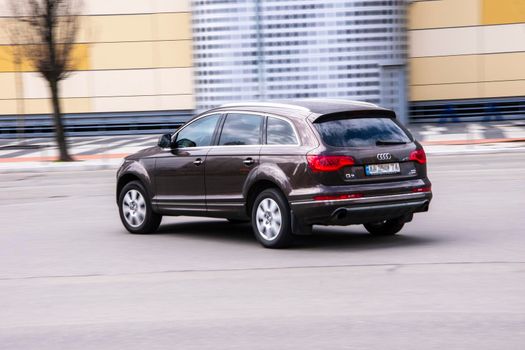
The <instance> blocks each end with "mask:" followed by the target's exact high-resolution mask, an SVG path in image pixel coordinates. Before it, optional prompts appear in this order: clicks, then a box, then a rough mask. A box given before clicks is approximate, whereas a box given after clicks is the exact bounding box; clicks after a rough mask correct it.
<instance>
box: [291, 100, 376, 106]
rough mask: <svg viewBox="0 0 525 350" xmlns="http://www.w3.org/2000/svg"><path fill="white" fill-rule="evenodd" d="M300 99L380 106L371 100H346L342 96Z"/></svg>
mask: <svg viewBox="0 0 525 350" xmlns="http://www.w3.org/2000/svg"><path fill="white" fill-rule="evenodd" d="M299 101H324V102H338V103H342V104H349V105H360V106H363V107H365V106H366V107H379V106H378V105H376V104H375V103H371V102H365V101H356V100H345V99H342V98H309V99H302V100H299Z"/></svg>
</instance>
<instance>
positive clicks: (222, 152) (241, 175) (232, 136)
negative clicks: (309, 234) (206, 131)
mask: <svg viewBox="0 0 525 350" xmlns="http://www.w3.org/2000/svg"><path fill="white" fill-rule="evenodd" d="M263 124H264V117H263V116H262V115H258V114H251V113H229V114H228V115H226V118H225V120H224V123H223V126H222V130H221V133H220V136H219V139H218V143H217V145H216V146H215V147H212V149H211V150H210V152H209V153H208V155H207V158H206V176H205V183H206V205H207V209H208V215H210V216H224V217H232V218H235V217H237V216H239V214H240V213H243V210H244V199H243V195H242V190H243V186H244V182H245V180H246V177H247V176H248V174H249V173H250V171H252V169H254V168H255V167H257V165H258V164H259V152H260V149H261V144H262V130H263Z"/></svg>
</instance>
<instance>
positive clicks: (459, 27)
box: [408, 0, 525, 122]
mask: <svg viewBox="0 0 525 350" xmlns="http://www.w3.org/2000/svg"><path fill="white" fill-rule="evenodd" d="M408 29H409V37H410V41H409V42H410V45H409V46H410V50H409V56H410V58H409V62H410V65H409V67H410V70H409V71H410V74H409V81H410V101H411V120H412V122H439V121H458V120H461V121H480V120H481V121H484V120H499V119H503V118H505V119H509V118H523V115H524V113H523V112H524V111H525V1H523V0H440V1H417V2H413V3H412V4H411V5H410V8H409V25H408Z"/></svg>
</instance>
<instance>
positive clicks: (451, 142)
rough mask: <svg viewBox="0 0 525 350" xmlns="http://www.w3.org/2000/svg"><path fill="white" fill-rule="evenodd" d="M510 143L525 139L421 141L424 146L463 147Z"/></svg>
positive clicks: (524, 139)
mask: <svg viewBox="0 0 525 350" xmlns="http://www.w3.org/2000/svg"><path fill="white" fill-rule="evenodd" d="M508 142H525V138H523V137H517V138H509V139H474V140H446V141H421V144H422V145H423V146H461V145H482V144H486V143H508Z"/></svg>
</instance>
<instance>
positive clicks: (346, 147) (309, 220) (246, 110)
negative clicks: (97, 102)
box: [117, 100, 432, 248]
mask: <svg viewBox="0 0 525 350" xmlns="http://www.w3.org/2000/svg"><path fill="white" fill-rule="evenodd" d="M431 198H432V193H431V183H430V181H429V179H428V178H427V170H426V155H425V152H424V150H423V147H422V146H421V145H420V144H419V143H418V142H417V141H416V140H414V138H413V137H412V135H411V134H410V132H409V131H408V130H407V129H405V128H404V127H403V125H401V124H400V123H399V122H398V121H397V120H396V116H395V113H394V112H393V111H391V110H387V109H383V108H380V107H378V106H376V105H373V104H370V103H364V102H353V101H341V100H297V101H286V102H280V103H263V102H259V103H257V102H253V103H239V104H229V105H224V106H221V107H219V108H215V109H212V110H210V111H207V112H205V113H202V114H200V115H198V116H196V117H195V118H193V119H192V120H190V121H189V122H187V123H186V124H185V125H184V126H182V127H180V128H179V129H178V130H177V131H176V132H175V133H173V134H165V135H162V136H161V137H160V139H159V142H158V145H157V146H155V147H151V148H147V149H144V150H142V151H140V152H138V153H135V154H133V155H130V156H128V157H126V158H125V160H124V163H123V164H122V166H121V167H120V169H119V170H118V173H117V202H118V207H119V212H120V218H121V220H122V223H123V224H124V226H125V228H126V229H127V230H128V231H129V232H131V233H150V232H154V231H155V230H157V228H158V227H159V224H160V222H161V218H162V216H164V215H191V216H206V217H214V218H225V219H228V220H229V221H231V222H232V223H240V222H248V221H249V222H251V226H252V228H253V232H254V234H255V237H256V238H257V240H258V241H259V242H260V243H261V244H262V245H263V246H264V247H268V248H281V247H286V246H288V245H289V244H290V243H291V242H292V240H293V238H294V236H295V235H304V234H309V233H311V228H312V225H352V224H363V225H364V227H365V228H366V229H367V230H368V232H370V233H371V234H373V235H393V234H396V233H397V232H399V231H400V230H401V228H402V227H403V225H404V224H405V223H407V222H409V221H411V220H412V217H413V214H414V213H419V212H425V211H427V210H428V207H429V203H430V200H431Z"/></svg>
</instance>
